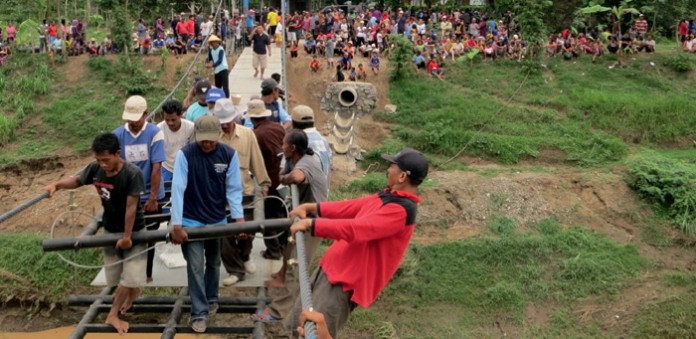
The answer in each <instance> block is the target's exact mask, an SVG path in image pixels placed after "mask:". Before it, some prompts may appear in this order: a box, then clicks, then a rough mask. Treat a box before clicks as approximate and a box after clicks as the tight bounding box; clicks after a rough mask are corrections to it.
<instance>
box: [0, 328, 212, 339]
mask: <svg viewBox="0 0 696 339" xmlns="http://www.w3.org/2000/svg"><path fill="white" fill-rule="evenodd" d="M74 329H75V327H72V326H70V327H61V328H54V329H51V330H46V331H41V332H12V333H4V332H3V333H0V339H54V338H56V339H58V338H67V337H69V336H70V333H72V331H73V330H74ZM160 336H161V334H157V333H153V334H142V333H132V334H126V335H122V336H121V335H118V334H116V333H90V334H88V335H87V336H85V338H86V339H116V338H118V339H156V338H160ZM176 338H182V339H192V338H196V339H219V338H222V337H219V336H213V335H206V334H203V335H190V334H177V335H176Z"/></svg>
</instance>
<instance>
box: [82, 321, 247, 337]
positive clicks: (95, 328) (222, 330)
mask: <svg viewBox="0 0 696 339" xmlns="http://www.w3.org/2000/svg"><path fill="white" fill-rule="evenodd" d="M165 328H166V325H164V324H133V323H130V324H129V325H128V333H161V332H162V331H164V330H165ZM85 330H86V332H87V333H116V329H114V327H113V326H111V325H108V324H88V325H86V326H85ZM253 331H254V328H253V327H251V326H222V325H212V326H211V325H209V326H208V328H207V329H206V330H205V333H206V334H249V333H252V332H253ZM176 333H196V332H194V331H193V329H192V328H191V326H190V325H176Z"/></svg>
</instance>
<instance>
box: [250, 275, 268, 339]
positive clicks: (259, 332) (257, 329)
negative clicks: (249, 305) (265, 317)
mask: <svg viewBox="0 0 696 339" xmlns="http://www.w3.org/2000/svg"><path fill="white" fill-rule="evenodd" d="M256 297H257V298H258V300H259V302H258V304H256V310H257V311H260V312H263V310H264V309H265V308H266V288H265V287H259V289H258V293H257V294H256ZM251 337H252V338H253V339H264V338H266V327H265V326H264V324H263V323H262V322H260V321H257V322H255V323H254V332H253V334H252V335H251Z"/></svg>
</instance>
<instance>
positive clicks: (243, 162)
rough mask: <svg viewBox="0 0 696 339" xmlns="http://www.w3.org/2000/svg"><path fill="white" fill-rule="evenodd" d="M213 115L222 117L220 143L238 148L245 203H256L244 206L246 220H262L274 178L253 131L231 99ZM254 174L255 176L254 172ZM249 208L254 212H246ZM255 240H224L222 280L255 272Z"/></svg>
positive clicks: (231, 280) (247, 236)
mask: <svg viewBox="0 0 696 339" xmlns="http://www.w3.org/2000/svg"><path fill="white" fill-rule="evenodd" d="M213 116H215V117H216V118H218V119H219V120H220V127H221V128H222V132H223V135H222V137H221V138H220V142H221V143H223V144H226V145H228V146H230V147H232V148H234V149H235V150H236V151H237V156H238V157H239V170H240V172H241V176H242V187H243V190H244V191H243V198H242V204H243V205H245V206H247V205H249V204H252V203H254V204H253V206H252V207H253V208H252V209H245V219H253V220H261V219H263V197H265V196H267V195H268V189H269V187H270V186H271V179H270V178H269V177H268V173H267V172H266V165H265V164H264V162H263V155H261V149H260V148H259V143H258V141H257V140H256V135H255V134H254V131H253V130H252V129H250V128H247V127H244V126H242V125H237V124H236V123H235V120H237V119H238V118H241V114H239V113H238V112H237V110H236V109H235V107H234V105H233V104H232V101H230V99H220V100H218V102H217V104H216V105H215V109H213ZM252 174H253V178H252V176H251V175H252ZM247 211H249V212H252V213H248V214H247V213H246V212H247ZM252 243H253V234H251V235H250V234H243V233H242V234H239V235H236V236H231V237H228V238H225V239H223V240H222V264H223V265H224V266H225V269H226V270H227V273H228V274H229V277H227V278H225V279H224V280H223V281H222V283H223V284H224V285H225V286H229V285H233V284H235V283H236V282H238V281H240V280H244V277H245V275H246V273H254V272H256V267H255V266H254V263H252V262H251V261H250V260H249V255H250V253H251V249H252Z"/></svg>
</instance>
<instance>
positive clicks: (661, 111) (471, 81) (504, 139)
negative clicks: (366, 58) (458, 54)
mask: <svg viewBox="0 0 696 339" xmlns="http://www.w3.org/2000/svg"><path fill="white" fill-rule="evenodd" d="M672 54H673V53H672V52H670V51H662V52H660V53H657V54H655V55H652V56H648V55H639V56H638V57H637V60H635V61H630V65H629V67H627V68H625V69H620V68H614V69H609V68H608V65H611V63H612V61H611V59H609V58H610V57H607V58H606V59H602V60H601V61H599V62H598V63H597V64H592V63H590V61H589V58H581V59H579V60H578V61H577V63H573V62H567V61H563V60H561V59H558V58H556V59H552V60H544V61H543V65H542V67H539V68H538V71H539V72H538V73H534V72H533V73H532V74H530V75H529V76H527V72H526V70H527V69H529V67H521V65H520V64H519V63H517V62H513V61H507V60H499V61H497V62H495V63H481V62H474V63H473V64H471V63H468V62H464V63H459V62H452V63H450V64H448V65H447V67H446V68H445V70H446V71H445V72H446V79H445V81H444V82H440V81H437V80H433V79H428V78H425V77H424V76H423V75H422V74H421V75H417V77H418V79H419V81H412V79H408V80H405V81H401V82H398V83H395V84H394V86H392V88H395V89H397V90H392V91H391V92H390V97H391V99H392V101H393V102H394V103H396V104H397V105H398V107H399V111H398V113H397V114H395V115H392V116H388V117H386V119H387V120H388V121H390V122H393V123H397V124H399V125H401V126H402V127H401V128H399V129H397V133H396V134H397V136H398V137H400V138H401V139H403V140H404V141H406V142H407V143H409V144H412V145H414V146H417V147H418V148H420V149H423V150H425V151H428V152H433V153H439V154H446V155H453V154H455V153H457V152H458V151H460V150H462V149H463V148H465V152H464V154H474V155H484V156H487V157H491V158H495V159H497V160H499V161H501V162H504V163H515V162H518V161H520V160H522V159H528V158H534V157H537V156H540V155H542V153H543V151H544V150H545V149H548V148H553V149H558V150H561V151H563V153H564V159H563V160H568V161H570V162H573V163H577V164H580V165H598V164H605V163H610V162H613V161H617V160H620V159H622V158H623V157H624V156H625V155H626V154H627V151H628V149H629V148H630V146H632V145H634V144H641V145H647V146H651V147H663V146H672V145H679V144H686V145H691V142H689V140H690V139H692V138H693V135H692V128H693V126H696V115H693V114H692V112H691V103H692V102H693V101H694V100H696V93H694V92H693V91H690V90H689V89H690V88H691V87H692V86H693V84H694V81H693V78H692V77H691V76H690V75H680V74H676V73H674V72H673V71H672V70H670V69H669V68H668V67H666V66H665V62H666V61H667V60H668V58H669V57H670V56H671V55H672ZM650 62H652V63H654V64H655V66H651V64H650ZM542 158H543V156H542Z"/></svg>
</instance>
